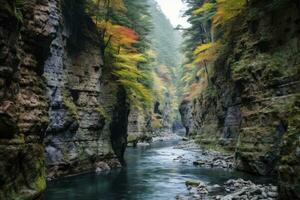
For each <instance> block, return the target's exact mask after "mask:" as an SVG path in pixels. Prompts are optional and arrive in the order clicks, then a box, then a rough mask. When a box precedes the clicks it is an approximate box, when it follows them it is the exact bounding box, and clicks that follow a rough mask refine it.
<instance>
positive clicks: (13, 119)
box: [0, 0, 128, 199]
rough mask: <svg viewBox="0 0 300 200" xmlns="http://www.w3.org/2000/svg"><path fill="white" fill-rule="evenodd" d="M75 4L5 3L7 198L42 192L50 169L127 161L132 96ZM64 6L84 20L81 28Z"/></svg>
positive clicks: (55, 172)
mask: <svg viewBox="0 0 300 200" xmlns="http://www.w3.org/2000/svg"><path fill="white" fill-rule="evenodd" d="M69 2H70V1H60V0H44V1H37V0H24V4H22V5H18V7H16V4H15V1H7V0H1V7H0V22H1V26H0V44H1V52H0V158H1V159H0V173H1V177H0V199H24V198H29V199H31V198H35V197H38V196H39V195H40V194H41V193H42V192H43V190H44V189H45V187H46V181H45V177H46V174H48V176H49V177H51V178H53V177H58V176H62V175H67V174H75V173H82V172H85V171H89V170H93V169H94V167H95V163H97V162H98V161H106V162H107V163H108V164H109V165H110V166H111V167H116V166H120V162H119V161H123V160H122V157H123V153H124V151H125V147H126V136H127V135H126V132H127V117H128V105H127V103H126V94H125V93H124V91H123V89H122V88H119V86H118V85H117V84H116V83H115V82H114V80H113V78H112V77H111V73H110V71H109V67H104V66H103V61H102V54H101V52H100V41H98V39H97V38H98V35H97V32H96V31H95V27H94V25H93V23H92V22H91V20H90V19H89V18H88V17H87V16H86V15H85V14H84V10H73V9H75V8H74V7H70V6H68V3H69ZM66 4H67V5H66ZM64 7H67V8H68V9H67V11H71V12H72V13H73V17H74V16H75V17H79V16H80V17H81V20H82V21H76V20H74V19H72V20H71V21H75V26H77V27H75V28H77V29H74V24H69V22H70V20H69V21H68V19H67V17H66V14H65V11H64ZM74 13H75V15H74ZM79 30H81V31H82V32H80V34H81V35H80V37H77V38H76V37H74V35H77V34H78V33H79ZM116 127H119V128H117V129H116ZM45 165H46V167H47V172H45Z"/></svg>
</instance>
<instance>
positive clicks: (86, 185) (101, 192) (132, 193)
mask: <svg viewBox="0 0 300 200" xmlns="http://www.w3.org/2000/svg"><path fill="white" fill-rule="evenodd" d="M177 143H178V140H174V141H168V142H156V143H153V144H151V146H147V147H137V148H128V149H127V150H126V155H125V159H126V162H127V167H125V168H123V169H119V170H113V171H111V172H108V173H103V174H98V175H97V174H95V173H89V174H83V175H78V176H74V177H68V178H63V179H59V180H55V181H51V182H49V183H48V187H47V190H46V193H45V199H46V200H123V199H124V200H125V199H126V200H137V199H139V200H171V199H175V197H176V195H178V194H185V193H187V189H186V186H185V181H186V180H190V179H196V180H201V181H204V182H205V183H209V184H222V183H224V182H225V181H226V180H228V179H230V178H238V177H241V178H244V179H249V180H252V181H254V182H257V181H259V182H263V181H264V180H263V178H258V177H254V176H251V175H248V174H244V173H241V172H236V171H232V170H225V169H210V168H209V169H208V168H201V167H197V166H193V165H192V162H180V161H179V160H176V158H177V157H179V156H184V158H185V159H187V160H191V161H192V160H195V158H196V157H197V156H199V155H197V152H193V151H188V150H182V149H174V148H173V146H174V145H176V144H177ZM174 159H175V160H174Z"/></svg>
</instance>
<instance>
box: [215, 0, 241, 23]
mask: <svg viewBox="0 0 300 200" xmlns="http://www.w3.org/2000/svg"><path fill="white" fill-rule="evenodd" d="M246 3H247V0H217V12H216V14H215V16H214V17H213V24H214V26H218V25H224V24H226V23H227V22H228V21H230V20H231V19H233V18H234V17H236V16H237V15H239V14H240V13H241V12H242V11H243V9H244V8H245V5H246Z"/></svg>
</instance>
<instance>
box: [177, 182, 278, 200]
mask: <svg viewBox="0 0 300 200" xmlns="http://www.w3.org/2000/svg"><path fill="white" fill-rule="evenodd" d="M185 184H186V187H187V191H188V192H187V193H186V194H185V195H177V196H176V199H177V200H196V199H197V200H199V199H200V200H206V199H213V200H275V199H278V188H277V186H274V185H272V184H254V183H253V182H251V181H245V180H243V179H230V180H228V181H227V182H225V183H224V184H223V185H221V186H220V185H209V184H206V183H204V182H202V181H197V180H189V181H186V183H185Z"/></svg>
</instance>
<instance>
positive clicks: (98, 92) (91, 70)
mask: <svg viewBox="0 0 300 200" xmlns="http://www.w3.org/2000/svg"><path fill="white" fill-rule="evenodd" d="M66 5H68V3H66ZM66 9H68V8H66ZM66 12H67V11H66ZM78 12H84V11H81V10H78V11H74V13H78ZM59 15H60V16H59V19H60V21H59V27H58V28H57V30H56V32H55V39H54V40H53V42H52V43H51V46H50V49H51V55H50V56H49V57H48V58H47V60H46V62H45V73H44V75H45V77H46V82H47V89H48V97H49V98H50V110H49V116H50V121H49V125H48V128H47V130H46V138H45V145H46V147H45V148H46V166H47V169H48V170H47V171H48V176H49V178H53V177H57V176H61V175H67V174H76V173H82V172H85V171H90V170H93V169H94V167H95V163H96V162H98V161H103V160H104V161H107V162H109V163H116V162H111V160H112V159H115V160H116V158H119V160H122V157H123V153H120V152H124V150H125V149H123V145H124V144H123V143H124V142H125V143H126V140H125V141H123V140H120V138H124V137H125V138H126V130H127V129H126V128H125V129H121V130H114V129H112V128H111V126H118V124H117V123H125V124H127V121H126V119H127V116H128V113H127V114H126V112H124V109H126V108H127V106H126V102H125V100H126V99H125V100H124V98H126V96H124V95H125V94H124V95H123V96H120V95H118V94H119V92H120V90H121V89H120V88H118V87H117V85H116V84H115V83H114V82H113V79H112V78H111V77H110V71H109V70H105V69H104V66H103V61H102V54H101V51H100V41H98V40H97V38H98V36H97V35H96V31H95V29H94V26H93V25H92V24H91V23H90V21H89V19H88V17H87V16H84V15H83V16H82V17H83V19H80V20H82V22H81V24H79V23H80V22H74V21H72V23H74V24H68V23H71V22H68V20H67V19H66V17H65V15H64V11H61V12H59ZM71 26H78V29H77V30H80V31H81V32H82V33H81V37H80V38H78V39H77V40H76V41H75V44H71V43H70V42H71V38H72V37H73V35H72V34H75V33H73V32H72V29H71V28H70V27H71ZM76 45H80V46H79V47H77V48H75V46H76ZM119 113H122V114H123V113H124V116H123V117H122V118H120V119H119V118H115V117H114V116H115V115H118V114H119ZM112 124H114V125H112ZM113 135H118V136H117V137H113ZM119 143H121V145H120V146H118V145H119ZM125 146H126V144H125ZM119 148H121V150H120V149H119ZM119 151H120V152H119ZM117 166H119V164H117ZM111 167H115V166H113V165H111Z"/></svg>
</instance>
